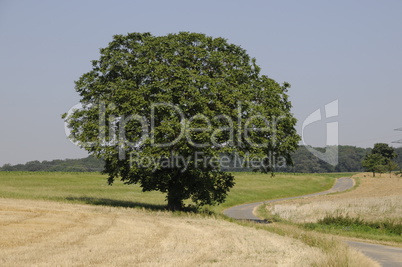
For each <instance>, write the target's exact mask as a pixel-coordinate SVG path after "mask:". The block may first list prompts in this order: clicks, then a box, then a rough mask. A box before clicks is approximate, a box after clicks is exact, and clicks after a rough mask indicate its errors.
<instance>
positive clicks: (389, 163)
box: [362, 143, 398, 176]
mask: <svg viewBox="0 0 402 267" xmlns="http://www.w3.org/2000/svg"><path fill="white" fill-rule="evenodd" d="M396 157H397V153H396V152H395V149H394V148H393V147H390V146H389V145H387V144H383V143H377V144H375V145H374V148H373V149H372V150H371V152H370V153H369V154H367V155H366V157H365V158H364V160H363V162H362V165H363V167H364V169H365V170H366V171H370V172H373V176H375V174H376V173H384V172H385V171H389V172H390V173H391V172H392V171H393V170H395V169H397V168H398V166H397V163H395V162H394V161H393V159H394V158H396Z"/></svg>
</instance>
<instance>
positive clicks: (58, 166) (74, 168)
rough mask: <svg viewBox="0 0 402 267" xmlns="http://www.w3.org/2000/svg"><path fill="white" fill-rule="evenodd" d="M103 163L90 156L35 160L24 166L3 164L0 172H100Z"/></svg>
mask: <svg viewBox="0 0 402 267" xmlns="http://www.w3.org/2000/svg"><path fill="white" fill-rule="evenodd" d="M103 166H104V162H103V161H102V160H99V159H97V158H94V157H92V156H89V157H86V158H83V159H65V160H60V159H56V160H51V161H47V160H44V161H42V162H40V161H38V160H35V161H29V162H27V163H25V164H17V165H10V164H5V165H3V167H1V168H0V171H31V172H38V171H41V172H42V171H43V172H100V171H102V170H103Z"/></svg>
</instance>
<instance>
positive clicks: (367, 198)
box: [266, 173, 402, 223]
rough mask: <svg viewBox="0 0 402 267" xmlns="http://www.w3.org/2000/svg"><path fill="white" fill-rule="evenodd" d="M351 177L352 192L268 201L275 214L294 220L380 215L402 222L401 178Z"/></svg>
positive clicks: (370, 217) (363, 174)
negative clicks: (355, 182)
mask: <svg viewBox="0 0 402 267" xmlns="http://www.w3.org/2000/svg"><path fill="white" fill-rule="evenodd" d="M354 177H356V178H358V179H360V185H359V186H358V187H357V188H356V189H355V190H352V191H349V192H346V193H341V194H335V195H326V196H317V197H309V198H306V199H297V200H291V201H286V202H277V203H274V204H268V205H267V206H266V209H267V210H268V211H269V212H270V213H271V214H274V215H277V216H280V217H281V218H283V219H286V220H290V221H292V222H297V223H305V222H317V221H318V220H320V219H323V218H324V217H325V216H327V215H331V216H338V215H340V216H350V217H359V218H362V219H364V220H366V221H375V220H378V219H379V218H381V219H390V220H397V221H402V178H401V177H398V176H393V177H389V174H383V175H382V177H379V175H377V177H375V178H374V177H372V174H371V173H362V174H358V175H355V176H354Z"/></svg>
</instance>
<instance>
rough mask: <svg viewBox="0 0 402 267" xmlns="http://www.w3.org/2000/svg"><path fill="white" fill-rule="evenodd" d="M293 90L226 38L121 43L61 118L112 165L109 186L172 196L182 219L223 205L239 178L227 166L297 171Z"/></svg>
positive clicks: (97, 64)
mask: <svg viewBox="0 0 402 267" xmlns="http://www.w3.org/2000/svg"><path fill="white" fill-rule="evenodd" d="M288 87H289V84H287V83H284V84H283V85H280V84H278V83H277V82H275V81H274V80H273V79H271V78H269V77H267V76H265V75H260V68H259V67H258V66H257V64H256V62H255V59H253V58H250V57H249V55H248V54H247V53H246V51H245V50H244V49H242V48H241V47H239V46H237V45H233V44H230V43H228V42H227V41H226V40H225V39H223V38H212V37H208V36H206V35H204V34H198V33H188V32H181V33H178V34H169V35H166V36H153V35H151V34H150V33H130V34H127V35H115V36H114V38H113V41H112V42H111V43H109V45H108V46H107V47H106V48H103V49H100V58H99V59H98V60H94V61H93V62H92V70H91V71H89V72H87V73H85V74H83V75H82V76H81V78H80V79H79V80H78V81H76V87H75V88H76V91H77V92H78V93H79V94H80V96H81V100H80V102H81V104H82V107H81V108H79V109H74V110H73V111H72V112H69V113H68V114H67V113H66V114H64V115H63V118H64V119H65V121H66V122H67V124H68V127H69V128H70V130H71V135H70V137H71V138H72V139H73V140H74V141H75V142H76V143H77V144H78V145H79V146H81V147H83V148H85V149H86V150H88V151H89V152H90V153H91V154H92V155H94V156H96V157H99V158H102V159H104V160H105V170H104V173H106V174H108V176H109V178H108V182H109V183H110V184H112V183H113V181H114V180H115V179H116V178H120V179H121V180H123V181H124V182H125V183H127V184H139V185H140V186H141V187H142V189H143V191H150V190H159V191H161V192H165V193H166V194H167V197H166V198H167V201H168V208H169V209H172V210H176V209H182V208H183V207H184V204H183V201H184V200H186V199H191V200H192V201H193V202H194V203H195V204H196V205H205V204H218V203H222V202H223V201H224V200H225V197H226V195H227V193H228V191H229V190H230V188H231V187H233V185H234V178H233V176H232V175H231V174H230V173H225V172H222V171H221V167H222V166H224V165H225V164H226V163H227V162H228V161H229V160H232V161H233V157H241V158H242V160H243V161H242V162H243V163H244V162H247V163H250V162H252V165H253V167H255V168H257V169H260V170H262V171H272V170H273V169H274V168H275V164H276V163H277V162H278V161H282V162H281V164H283V163H284V162H286V163H288V164H289V163H291V157H290V154H291V152H293V151H294V150H295V149H296V147H297V143H298V141H299V140H300V138H299V136H298V135H297V134H296V131H295V128H294V126H295V124H296V119H295V118H294V117H293V116H292V114H291V111H290V109H291V103H290V102H289V100H288V95H287V88H288ZM229 156H230V157H232V158H228V157H229Z"/></svg>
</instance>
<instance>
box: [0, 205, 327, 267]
mask: <svg viewBox="0 0 402 267" xmlns="http://www.w3.org/2000/svg"><path fill="white" fill-rule="evenodd" d="M0 232H1V239H0V248H1V249H0V265H1V266H94V265H96V266H98V265H101V266H102V265H103V266H161V265H162V266H229V265H230V266H311V264H312V263H313V262H314V261H317V259H320V258H322V257H324V255H323V253H322V252H321V250H319V249H317V248H312V247H309V246H307V245H305V244H303V243H302V242H300V241H297V240H294V239H291V238H288V237H282V236H279V235H276V234H273V233H269V232H267V231H264V230H258V229H254V228H250V227H244V226H241V225H238V224H235V223H230V222H227V221H223V220H220V219H215V218H205V217H201V216H196V215H194V216H182V215H181V216H175V215H172V214H171V213H168V212H148V211H142V210H136V209H124V208H110V207H100V206H98V207H95V206H88V205H74V204H66V203H55V202H45V201H32V200H14V199H0Z"/></svg>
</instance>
